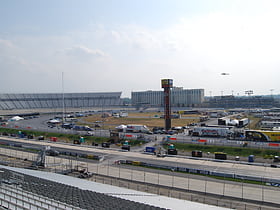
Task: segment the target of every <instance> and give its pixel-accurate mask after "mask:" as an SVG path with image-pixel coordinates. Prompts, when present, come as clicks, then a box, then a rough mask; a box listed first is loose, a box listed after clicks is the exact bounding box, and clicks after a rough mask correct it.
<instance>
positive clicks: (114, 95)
mask: <svg viewBox="0 0 280 210" xmlns="http://www.w3.org/2000/svg"><path fill="white" fill-rule="evenodd" d="M63 98H64V105H65V107H66V108H87V107H101V106H102V107H103V106H104V107H105V106H120V105H121V92H104V93H65V94H62V93H33V94H11V93H10V94H0V110H13V109H36V108H38V109H40V108H42V109H52V108H62V107H63Z"/></svg>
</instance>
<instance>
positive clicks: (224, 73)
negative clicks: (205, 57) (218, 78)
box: [221, 72, 229, 75]
mask: <svg viewBox="0 0 280 210" xmlns="http://www.w3.org/2000/svg"><path fill="white" fill-rule="evenodd" d="M221 75H229V73H225V72H223V73H221Z"/></svg>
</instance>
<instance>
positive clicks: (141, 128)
mask: <svg viewBox="0 0 280 210" xmlns="http://www.w3.org/2000/svg"><path fill="white" fill-rule="evenodd" d="M123 132H127V133H148V132H150V130H149V128H147V126H146V125H126V126H123Z"/></svg>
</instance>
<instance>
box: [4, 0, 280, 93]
mask: <svg viewBox="0 0 280 210" xmlns="http://www.w3.org/2000/svg"><path fill="white" fill-rule="evenodd" d="M0 4H1V6H0V71H1V77H0V92H1V93H53V92H61V91H62V86H64V91H65V92H111V91H112V92H115V91H122V93H123V94H122V96H123V97H125V96H128V97H130V94H131V91H144V90H161V84H160V82H161V79H173V83H174V85H175V86H178V87H184V88H185V89H194V88H203V89H205V95H210V93H211V95H221V93H222V91H223V95H229V94H232V93H233V94H234V95H236V94H239V95H245V94H244V92H245V90H253V91H254V94H255V95H258V94H271V93H273V94H279V93H280V87H279V78H280V71H279V70H280V23H279V22H280V12H279V11H280V1H278V0H275V1H272V0H263V1H260V0H251V1H248V0H247V1H246V0H240V1H238V0H195V1H194V0H98V1H97V0H75V1H74V0H45V1H43V0H42V1H38V0H25V1H22V0H8V1H5V0H0ZM62 72H63V75H64V80H63V81H64V85H62ZM223 72H226V73H229V75H221V73H223ZM272 89H273V91H272Z"/></svg>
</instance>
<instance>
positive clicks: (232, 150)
mask: <svg viewBox="0 0 280 210" xmlns="http://www.w3.org/2000/svg"><path fill="white" fill-rule="evenodd" d="M173 144H174V146H175V148H176V149H178V150H182V151H189V152H191V151H193V150H200V151H202V152H210V153H214V152H224V153H227V154H228V155H232V156H243V157H247V156H248V155H255V156H258V157H267V156H270V155H273V156H280V152H279V151H278V150H273V149H256V148H246V147H227V146H214V145H201V144H199V145H198V144H185V143H173ZM166 147H167V146H166Z"/></svg>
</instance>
